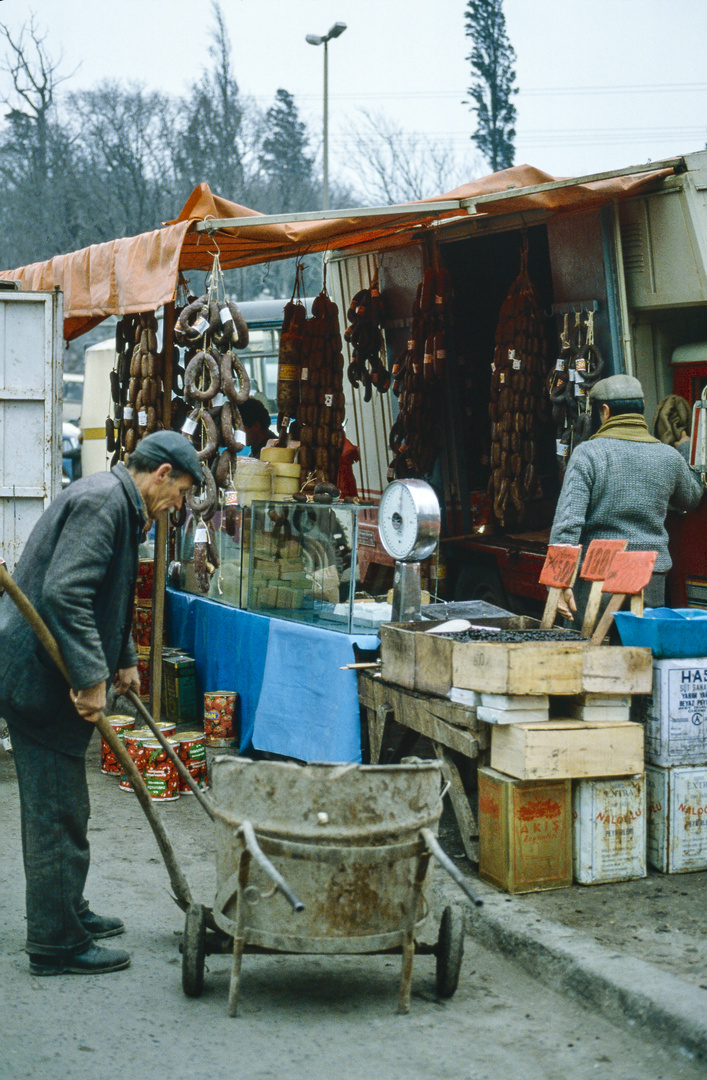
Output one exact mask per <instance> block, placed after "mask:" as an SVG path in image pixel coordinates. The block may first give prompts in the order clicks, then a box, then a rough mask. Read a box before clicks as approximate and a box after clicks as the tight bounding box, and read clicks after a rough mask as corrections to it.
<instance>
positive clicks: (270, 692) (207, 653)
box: [167, 589, 378, 762]
mask: <svg viewBox="0 0 707 1080" xmlns="http://www.w3.org/2000/svg"><path fill="white" fill-rule="evenodd" d="M167 633H168V640H169V643H170V644H171V645H177V646H179V648H181V649H184V650H185V651H186V652H187V653H189V655H190V656H193V657H194V658H195V659H196V673H197V683H198V686H197V690H198V692H199V694H200V695H201V694H202V693H203V691H204V690H237V691H238V693H239V695H240V704H241V737H240V749H241V752H243V753H247V752H248V750H250V749H252V748H255V749H256V750H265V751H268V752H269V753H272V754H281V755H283V756H285V757H293V758H298V759H299V760H301V761H329V762H339V761H346V762H358V761H360V760H361V731H360V712H359V704H358V689H357V681H356V672H355V671H340V670H339V669H340V667H341V666H342V665H343V664H348V663H350V662H351V661H352V660H353V647H352V645H353V642H356V644H358V645H360V646H361V648H364V649H374V648H376V646H377V645H378V638H377V637H376V636H374V635H370V634H363V635H362V634H354V635H349V634H341V633H338V632H336V631H332V630H321V629H319V628H318V627H314V626H306V625H304V624H301V623H295V622H290V621H288V620H285V619H269V618H267V617H266V616H264V615H255V614H253V613H251V612H249V611H241V610H240V609H238V608H231V607H227V606H225V605H224V604H218V603H216V602H215V601H213V600H207V599H204V598H202V597H198V596H192V595H190V594H189V593H182V592H179V591H177V590H175V589H167Z"/></svg>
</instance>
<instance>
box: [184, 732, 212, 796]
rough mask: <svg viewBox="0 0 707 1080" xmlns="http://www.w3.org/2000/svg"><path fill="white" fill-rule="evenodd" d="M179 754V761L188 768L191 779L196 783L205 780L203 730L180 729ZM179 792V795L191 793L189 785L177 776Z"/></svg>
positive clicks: (201, 783) (202, 782) (201, 782)
mask: <svg viewBox="0 0 707 1080" xmlns="http://www.w3.org/2000/svg"><path fill="white" fill-rule="evenodd" d="M177 753H178V754H179V758H180V761H181V762H182V764H183V765H184V767H185V769H187V770H188V772H189V774H190V775H191V778H192V780H193V781H194V782H195V783H196V784H200V785H202V786H203V784H204V783H205V782H206V751H205V749H204V733H203V731H182V732H180V733H179V750H178V751H177ZM179 794H180V795H193V792H192V790H191V788H190V787H189V785H188V784H187V783H186V782H185V781H184V780H183V779H182V777H181V776H180V777H179Z"/></svg>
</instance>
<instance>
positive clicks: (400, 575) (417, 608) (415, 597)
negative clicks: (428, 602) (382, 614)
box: [392, 560, 422, 623]
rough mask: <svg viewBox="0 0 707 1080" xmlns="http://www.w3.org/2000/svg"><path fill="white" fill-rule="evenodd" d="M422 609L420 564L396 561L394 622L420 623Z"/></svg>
mask: <svg viewBox="0 0 707 1080" xmlns="http://www.w3.org/2000/svg"><path fill="white" fill-rule="evenodd" d="M421 607H422V590H421V587H420V564H419V562H400V561H399V560H398V561H396V563H395V572H394V575H393V612H392V622H394V623H397V622H403V623H406V622H420V621H421V620H422V614H421Z"/></svg>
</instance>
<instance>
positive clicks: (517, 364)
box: [513, 356, 522, 371]
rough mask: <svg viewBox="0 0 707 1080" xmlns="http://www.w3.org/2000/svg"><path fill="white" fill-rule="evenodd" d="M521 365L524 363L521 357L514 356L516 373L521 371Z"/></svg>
mask: <svg viewBox="0 0 707 1080" xmlns="http://www.w3.org/2000/svg"><path fill="white" fill-rule="evenodd" d="M521 363H522V361H521V358H520V357H519V356H514V357H513V370H514V371H520V365H521Z"/></svg>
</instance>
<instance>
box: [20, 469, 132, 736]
mask: <svg viewBox="0 0 707 1080" xmlns="http://www.w3.org/2000/svg"><path fill="white" fill-rule="evenodd" d="M144 524H145V518H144V515H143V511H142V501H141V499H140V495H139V493H138V490H137V488H136V487H135V484H134V483H133V481H132V479H131V477H130V474H129V473H128V471H127V469H126V468H125V466H124V465H116V467H115V468H114V469H113V470H112V472H110V473H97V474H95V475H93V476H89V477H86V478H85V479H83V480H78V481H76V483H74V484H71V485H70V486H69V487H68V488H66V490H65V491H63V492H62V493H61V495H59V496H58V498H56V499H55V500H54V502H53V503H52V504H51V505H50V506H49V507H48V508H47V510H46V511H45V512H44V514H42V516H41V518H40V519H39V521H38V522H37V524H36V525H35V527H34V529H33V530H32V532H31V534H30V537H29V539H28V541H27V544H26V545H25V549H24V551H23V553H22V555H21V557H20V560H19V562H18V563H17V566H16V568H15V572H14V575H13V577H14V580H15V582H16V583H17V585H19V587H20V588H21V589H22V591H23V592H24V593H25V595H26V596H27V597H28V598H29V600H30V601H31V602H32V604H34V606H35V607H36V609H37V610H38V612H39V614H40V615H41V616H42V618H43V619H44V621H45V622H46V624H47V626H48V627H49V629H50V630H51V632H52V634H53V635H54V637H55V639H56V642H57V644H58V646H59V649H60V651H61V653H62V655H63V657H64V661H65V663H66V666H67V668H68V670H69V674H70V675H71V685H72V687H73V689H74V690H84V689H86V688H88V687H89V686H95V685H96V683H99V682H101V681H102V680H103V679H106V680H110V679H112V678H113V676H114V675H115V673H116V671H117V670H118V669H119V668H123V667H130V666H132V665H133V664H135V663H136V662H137V653H136V651H135V647H134V645H133V642H132V635H131V624H132V608H133V599H134V595H135V582H136V578H137V570H138V546H139V544H140V540H141V535H142V529H143V527H144ZM2 715H5V716H6V718H7V719H8V720H9V721H10V722H11V724H12V723H13V722H14V723H15V724H17V725H21V726H22V728H23V730H24V731H25V732H26V733H27V735H29V736H30V737H32V738H34V739H35V740H36V741H38V742H41V743H42V744H44V745H46V746H50V747H52V748H53V749H58V750H62V751H64V752H65V753H68V754H72V755H77V756H78V755H82V754H83V753H84V752H85V749H86V746H87V745H88V741H89V739H90V737H91V733H92V731H93V730H94V726H93V724H89V723H88V722H87V721H85V720H82V719H81V718H80V717H79V715H78V713H77V712H76V709H75V708H74V706H73V705H72V703H71V699H70V698H69V692H68V687H67V686H66V683H65V682H64V680H63V678H62V676H61V675H60V674H59V673H58V672H57V671H56V669H55V668H54V665H53V664H52V662H51V660H50V659H49V656H48V655H47V653H46V652H45V650H44V649H43V648H42V647H41V646H40V645H39V643H38V641H37V639H36V637H35V635H34V633H33V632H32V630H31V629H30V628H29V626H28V624H27V623H26V621H25V620H24V618H23V617H22V615H21V614H20V613H19V611H18V610H17V608H16V607H15V605H14V603H13V602H12V600H11V599H10V597H9V596H3V597H2V598H0V716H2Z"/></svg>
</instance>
